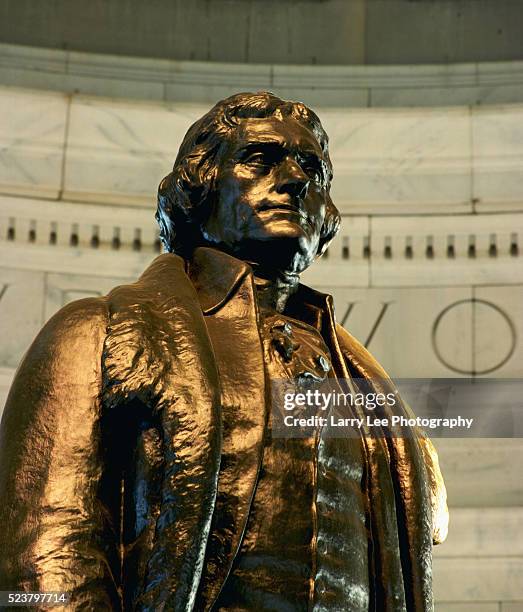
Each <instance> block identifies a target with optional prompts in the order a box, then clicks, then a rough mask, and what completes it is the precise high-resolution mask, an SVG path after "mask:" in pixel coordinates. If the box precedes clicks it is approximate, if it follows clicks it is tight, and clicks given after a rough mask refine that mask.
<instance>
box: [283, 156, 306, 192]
mask: <svg viewBox="0 0 523 612" xmlns="http://www.w3.org/2000/svg"><path fill="white" fill-rule="evenodd" d="M310 182H311V181H310V178H309V177H308V176H307V175H306V174H305V172H304V171H303V170H302V169H301V168H300V166H299V164H298V163H297V162H296V161H294V160H293V159H290V158H287V159H286V160H285V162H284V165H283V167H282V168H281V176H280V182H279V185H278V186H277V188H276V191H277V192H278V193H288V194H289V195H291V196H293V197H297V198H300V199H301V200H303V199H305V198H306V197H307V193H308V191H309V185H310Z"/></svg>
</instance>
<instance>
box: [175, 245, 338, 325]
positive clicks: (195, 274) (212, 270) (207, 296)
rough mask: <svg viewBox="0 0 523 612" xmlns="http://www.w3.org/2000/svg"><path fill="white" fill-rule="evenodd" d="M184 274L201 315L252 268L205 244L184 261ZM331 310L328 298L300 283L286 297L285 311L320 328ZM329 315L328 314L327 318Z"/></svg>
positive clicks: (232, 290)
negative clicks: (194, 293) (194, 290)
mask: <svg viewBox="0 0 523 612" xmlns="http://www.w3.org/2000/svg"><path fill="white" fill-rule="evenodd" d="M186 269H187V274H188V276H189V278H190V279H191V282H192V284H193V285H194V287H195V289H196V292H197V294H198V300H199V302H200V305H201V307H202V311H203V313H204V314H205V315H211V314H214V313H215V312H216V311H218V310H219V309H220V308H222V307H223V306H224V305H225V304H226V303H227V302H228V301H229V300H230V299H231V297H232V296H233V295H234V294H235V292H236V290H237V289H238V287H239V286H240V284H241V283H242V281H243V280H244V279H245V278H246V277H247V276H251V277H252V276H253V272H252V268H251V266H250V265H249V264H247V263H245V262H244V261H242V260H241V259H237V258H236V257H232V256H231V255H228V254H227V253H224V252H223V251H219V250H217V249H212V248H209V247H198V248H196V249H195V250H194V253H193V256H192V258H191V259H190V260H189V261H187V263H186ZM332 311H333V307H332V297H331V296H330V295H328V294H325V293H321V292H319V291H316V290H314V289H311V288H310V287H307V286H306V285H303V284H301V283H300V285H299V287H298V290H297V291H296V293H295V294H294V295H292V296H291V298H290V299H289V303H288V305H287V308H286V314H288V315H289V316H291V317H294V318H296V319H300V320H302V321H304V322H306V323H309V324H310V325H312V326H313V327H316V328H317V329H319V330H321V327H322V324H324V322H325V315H326V314H327V315H330V314H331V313H332ZM328 318H330V317H328Z"/></svg>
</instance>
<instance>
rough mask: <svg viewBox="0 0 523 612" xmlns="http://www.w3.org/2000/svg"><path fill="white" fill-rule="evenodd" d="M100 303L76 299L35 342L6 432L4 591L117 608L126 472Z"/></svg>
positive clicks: (1, 546)
mask: <svg viewBox="0 0 523 612" xmlns="http://www.w3.org/2000/svg"><path fill="white" fill-rule="evenodd" d="M106 325H107V308H106V304H105V301H104V300H103V299H92V298H90V299H85V300H80V301H78V302H74V303H72V304H70V305H68V306H66V307H65V308H63V309H62V310H61V311H60V312H59V313H57V314H56V315H55V316H54V317H53V318H52V319H51V320H50V321H49V322H48V323H47V324H46V326H45V327H44V328H43V330H42V331H41V332H40V334H39V335H38V336H37V338H36V339H35V341H34V343H33V344H32V346H31V348H30V349H29V351H28V353H27V354H26V356H25V358H24V359H23V361H22V363H21V365H20V367H19V369H18V371H17V374H16V376H15V379H14V382H13V385H12V388H11V391H10V394H9V396H8V399H7V403H6V407H5V410H4V415H3V419H2V424H1V427H0V525H2V529H1V530H0V551H1V554H0V590H32V591H66V592H68V593H70V595H71V604H70V606H69V608H68V609H72V610H75V609H80V608H81V609H96V610H105V609H119V607H120V596H119V592H118V587H117V584H118V583H119V572H120V553H119V548H120V533H119V531H120V529H119V496H120V489H119V486H118V485H119V475H118V473H117V467H114V466H113V465H112V464H111V462H108V461H107V457H106V447H107V445H106V444H104V428H103V414H102V404H101V381H102V372H101V355H102V350H103V342H104V338H105V330H106Z"/></svg>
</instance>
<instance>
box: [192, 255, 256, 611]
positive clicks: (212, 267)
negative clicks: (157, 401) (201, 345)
mask: <svg viewBox="0 0 523 612" xmlns="http://www.w3.org/2000/svg"><path fill="white" fill-rule="evenodd" d="M188 273H189V276H190V278H191V281H192V282H193V284H194V286H195V287H196V289H197V293H198V298H199V300H200V304H201V306H202V310H203V312H204V315H205V322H206V325H207V330H208V332H209V335H210V337H211V341H212V345H213V349H214V353H215V356H216V363H217V364H218V371H219V375H220V383H221V405H222V419H223V439H222V459H221V467H220V474H219V478H218V495H217V498H216V505H215V510H214V514H213V518H212V523H211V532H210V536H209V540H208V545H207V551H206V557H205V559H206V560H205V567H204V572H203V575H202V580H201V583H200V589H199V593H198V599H197V603H196V609H198V610H209V609H210V608H211V607H212V605H213V603H214V602H215V601H216V598H217V597H218V595H219V593H220V591H221V588H222V586H223V584H224V582H225V580H226V578H227V575H228V574H229V572H230V569H231V565H232V563H233V560H234V558H235V556H236V554H237V552H238V548H239V546H240V544H241V540H242V537H243V533H244V531H245V527H246V523H247V519H248V516H249V510H250V506H251V502H252V498H253V495H254V491H255V488H256V482H257V479H258V472H259V469H260V465H261V460H262V454H263V439H264V431H265V424H266V420H267V408H268V402H267V398H266V384H265V367H264V361H263V353H262V345H261V340H260V337H259V332H258V313H257V307H256V298H255V293H254V292H255V288H254V283H253V278H252V273H251V271H250V268H249V266H247V265H246V264H245V263H243V262H240V261H239V260H237V259H234V258H232V257H229V256H228V255H225V254H224V253H221V252H218V251H215V250H211V249H206V248H200V249H197V250H196V251H195V254H194V257H193V259H192V261H191V262H190V264H189V269H188Z"/></svg>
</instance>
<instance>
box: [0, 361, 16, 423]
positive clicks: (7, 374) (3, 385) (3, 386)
mask: <svg viewBox="0 0 523 612" xmlns="http://www.w3.org/2000/svg"><path fill="white" fill-rule="evenodd" d="M14 375H15V370H14V368H0V419H1V418H2V411H3V409H4V406H5V402H6V400H7V394H8V393H9V389H10V388H11V383H12V382H13V377H14Z"/></svg>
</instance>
